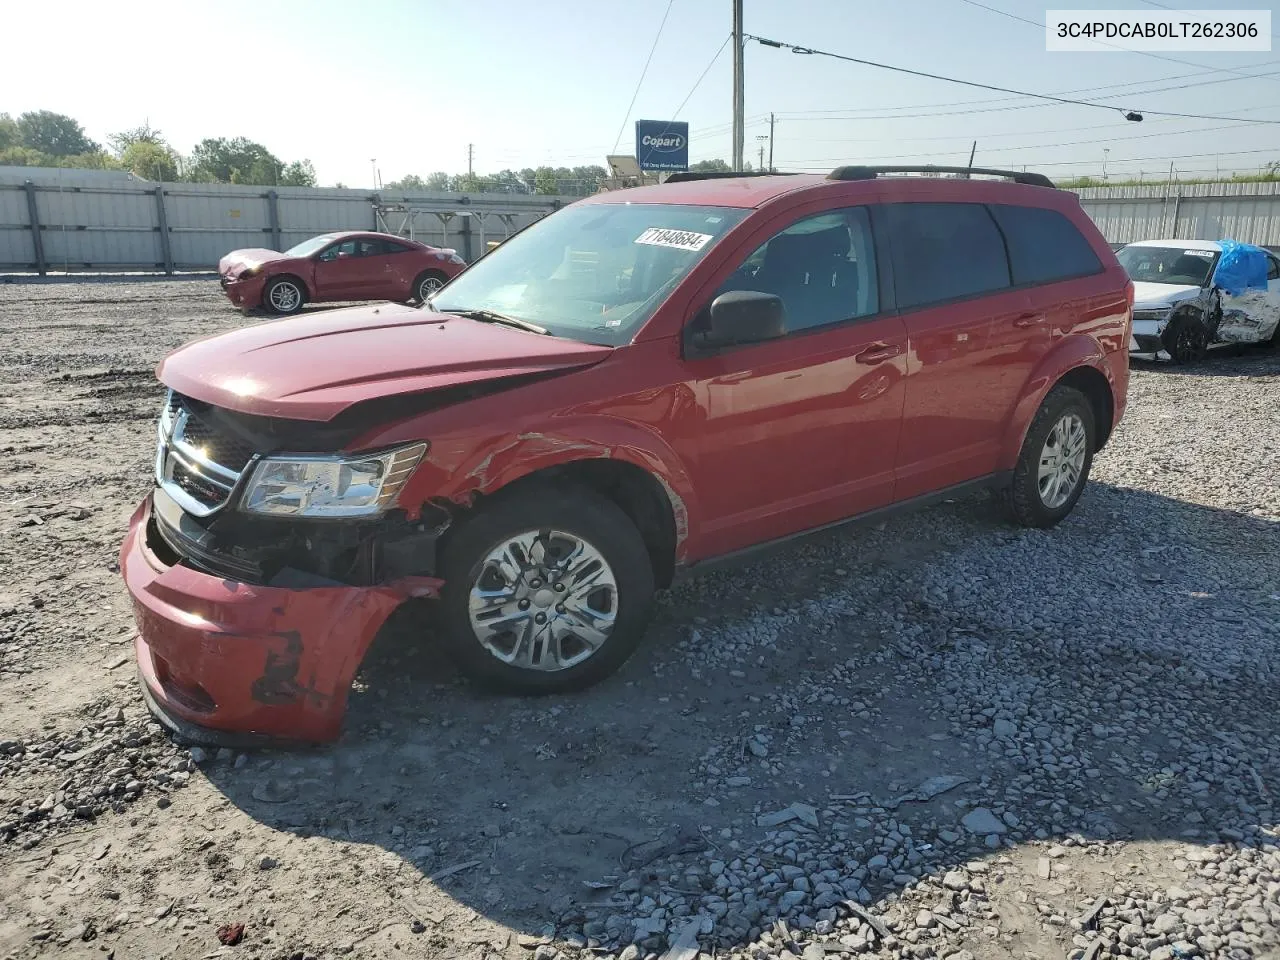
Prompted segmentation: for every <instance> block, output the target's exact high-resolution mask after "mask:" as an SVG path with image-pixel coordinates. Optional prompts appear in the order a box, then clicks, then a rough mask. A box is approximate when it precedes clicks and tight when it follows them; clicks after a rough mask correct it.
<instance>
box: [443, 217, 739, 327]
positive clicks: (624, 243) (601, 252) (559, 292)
mask: <svg viewBox="0 0 1280 960" xmlns="http://www.w3.org/2000/svg"><path fill="white" fill-rule="evenodd" d="M746 213H747V211H746V210H740V209H737V208H728V207H692V206H681V205H677V204H655V203H590V204H581V205H578V206H570V207H566V208H564V209H563V210H560V211H559V212H557V213H553V214H552V215H551V216H549V217H546V218H544V219H542V220H540V221H538V222H537V223H535V224H534V225H533V226H531V227H529V228H528V229H526V230H523V231H521V232H520V233H518V234H517V235H516V236H514V237H512V238H511V239H510V240H507V241H506V242H505V243H503V244H502V245H501V246H499V247H497V248H496V249H495V250H494V251H493V252H492V253H490V254H489V255H487V256H485V257H483V258H481V259H480V260H478V261H477V262H476V263H475V264H474V265H473V266H472V267H471V268H470V269H468V270H467V271H466V272H464V273H463V274H461V275H460V276H459V277H458V278H457V279H456V280H454V281H453V282H452V283H450V284H449V285H448V286H447V287H445V288H444V289H443V290H441V291H440V293H439V294H438V295H437V296H436V298H435V299H433V300H432V304H431V305H432V306H433V307H434V308H435V309H437V310H440V311H442V312H445V313H458V312H465V311H468V310H490V311H493V312H495V313H501V314H505V315H506V316H509V317H515V318H517V319H519V320H526V321H530V322H532V323H536V324H540V325H541V326H543V327H546V328H547V330H548V331H550V332H551V333H552V334H553V335H555V336H558V337H569V338H571V339H575V340H583V341H586V342H588V343H599V344H608V345H610V346H617V345H618V344H622V343H626V342H627V341H628V340H630V338H631V337H632V335H634V333H635V331H636V330H638V329H639V328H640V326H641V325H642V324H643V323H644V322H645V321H646V320H648V319H649V317H651V316H652V315H653V313H654V311H655V310H657V309H658V306H659V305H660V304H661V303H662V301H663V300H665V299H666V297H667V295H668V294H669V293H670V292H671V291H672V290H673V289H674V288H675V286H676V284H677V283H679V281H680V280H681V279H682V278H683V277H684V276H685V275H686V274H687V273H688V272H689V270H690V269H692V267H693V265H694V264H695V263H697V262H698V261H699V260H701V259H702V258H703V257H704V256H706V254H707V251H708V250H710V249H711V248H712V247H713V246H714V245H715V243H716V241H717V239H718V238H720V237H721V236H723V235H724V233H725V232H726V231H727V230H728V229H729V228H730V227H732V226H733V225H734V224H736V223H738V222H739V221H740V220H742V218H743V217H744V216H745V215H746Z"/></svg>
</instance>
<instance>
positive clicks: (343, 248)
mask: <svg viewBox="0 0 1280 960" xmlns="http://www.w3.org/2000/svg"><path fill="white" fill-rule="evenodd" d="M357 243H358V241H356V240H344V241H342V243H335V244H334V245H333V246H332V247H330V248H329V249H328V250H326V251H325V252H324V253H322V254H320V259H321V260H337V259H338V254H340V253H345V254H346V255H347V256H348V257H354V256H356V244H357Z"/></svg>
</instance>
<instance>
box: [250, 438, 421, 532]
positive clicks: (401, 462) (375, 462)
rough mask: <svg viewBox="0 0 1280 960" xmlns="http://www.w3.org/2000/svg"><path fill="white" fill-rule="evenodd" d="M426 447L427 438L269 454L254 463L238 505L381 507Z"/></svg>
mask: <svg viewBox="0 0 1280 960" xmlns="http://www.w3.org/2000/svg"><path fill="white" fill-rule="evenodd" d="M426 452H427V445H426V444H425V443H415V444H414V445H413V446H409V447H400V448H399V449H397V450H388V451H387V452H386V453H380V454H377V455H376V456H365V457H350V458H344V457H296V458H274V457H273V458H268V459H265V460H262V461H260V462H259V463H258V465H257V466H256V467H255V468H254V471H253V475H252V476H251V477H250V478H249V484H248V486H247V487H245V491H244V496H243V498H242V499H241V501H240V507H241V509H242V510H246V511H248V512H249V513H261V514H267V515H269V516H275V517H330V518H333V517H367V516H373V515H375V514H379V513H382V512H383V511H384V510H386V509H387V508H388V507H389V506H391V504H392V503H394V502H395V499H396V496H397V495H398V494H399V493H400V489H401V488H402V487H403V486H404V484H405V481H406V480H408V479H409V474H411V473H412V472H413V468H414V467H416V466H417V465H418V462H419V461H420V460H421V459H422V456H423V454H425V453H426Z"/></svg>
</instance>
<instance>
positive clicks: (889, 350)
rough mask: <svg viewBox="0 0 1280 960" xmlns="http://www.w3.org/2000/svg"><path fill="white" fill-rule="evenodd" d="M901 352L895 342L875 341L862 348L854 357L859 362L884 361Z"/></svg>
mask: <svg viewBox="0 0 1280 960" xmlns="http://www.w3.org/2000/svg"><path fill="white" fill-rule="evenodd" d="M901 352H902V348H901V347H900V346H898V345H897V344H896V343H877V344H876V345H875V346H873V347H868V348H867V349H866V350H863V351H862V352H861V353H859V354H858V355H857V356H855V357H854V359H855V360H857V361H858V362H859V363H884V361H886V360H892V359H893V358H894V357H896V356H897V355H898V354H900V353H901Z"/></svg>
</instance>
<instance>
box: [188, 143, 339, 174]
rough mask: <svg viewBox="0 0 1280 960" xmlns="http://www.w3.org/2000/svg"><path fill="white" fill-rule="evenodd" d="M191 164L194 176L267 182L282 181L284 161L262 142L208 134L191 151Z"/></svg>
mask: <svg viewBox="0 0 1280 960" xmlns="http://www.w3.org/2000/svg"><path fill="white" fill-rule="evenodd" d="M191 168H192V169H191V175H190V179H192V180H197V181H202V182H206V183H207V182H213V183H246V184H261V185H266V184H274V183H279V182H280V180H281V177H282V174H283V168H284V164H282V163H281V162H280V159H279V158H278V157H277V156H276V155H275V154H273V153H272V152H271V151H270V150H268V149H267V148H266V147H264V146H263V145H262V144H260V143H255V142H254V141H252V140H249V139H247V138H245V137H232V138H230V139H228V138H226V137H209V138H206V139H204V140H201V141H200V142H199V143H197V144H196V145H195V148H194V149H193V150H192V151H191ZM311 176H312V177H313V178H314V176H315V171H314V170H313V171H311Z"/></svg>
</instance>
